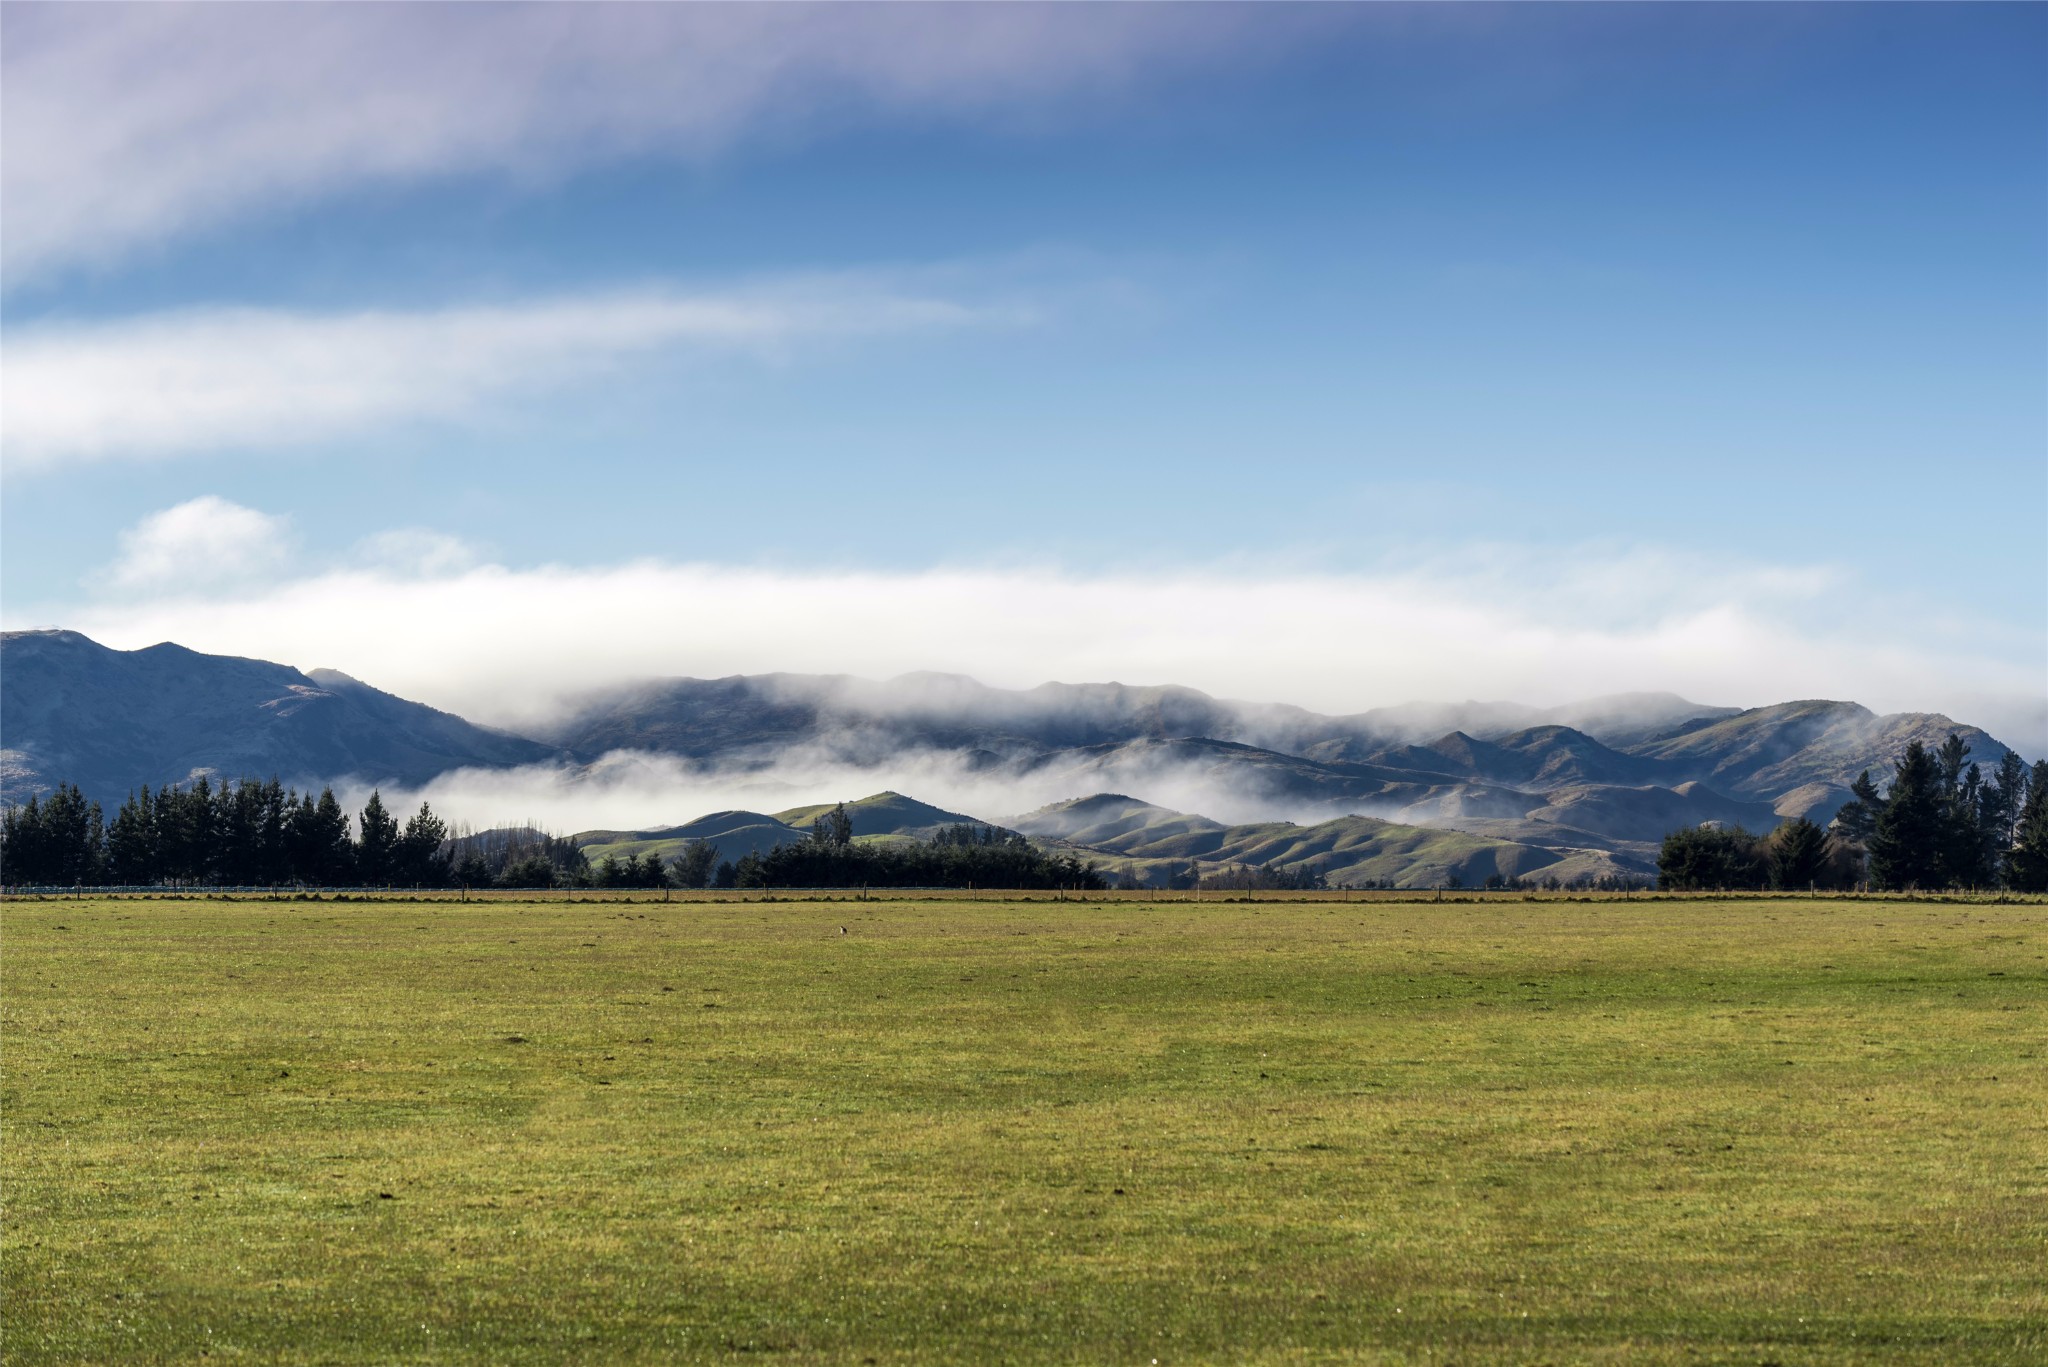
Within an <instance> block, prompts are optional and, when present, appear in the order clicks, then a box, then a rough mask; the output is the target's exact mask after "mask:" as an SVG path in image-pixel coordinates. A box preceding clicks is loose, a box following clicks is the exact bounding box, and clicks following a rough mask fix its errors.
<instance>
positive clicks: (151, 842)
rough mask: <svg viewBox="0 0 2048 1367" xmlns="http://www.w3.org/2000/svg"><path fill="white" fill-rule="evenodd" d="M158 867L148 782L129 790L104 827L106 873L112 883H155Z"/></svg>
mask: <svg viewBox="0 0 2048 1367" xmlns="http://www.w3.org/2000/svg"><path fill="white" fill-rule="evenodd" d="M161 876H162V875H161V874H160V873H159V872H158V869H157V852H156V799H155V798H153V797H152V796H151V795H150V791H149V785H148V784H147V783H145V784H143V785H142V788H141V790H140V791H139V792H134V793H130V794H129V795H128V800H127V801H126V802H124V803H122V804H121V809H120V810H119V811H118V812H115V813H114V820H113V824H112V825H110V826H108V828H107V877H108V878H109V879H110V880H112V881H113V882H115V883H125V884H131V885H133V884H147V883H155V882H156V881H158V879H159V878H160V877H161Z"/></svg>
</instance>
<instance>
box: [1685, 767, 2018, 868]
mask: <svg viewBox="0 0 2048 1367" xmlns="http://www.w3.org/2000/svg"><path fill="white" fill-rule="evenodd" d="M1969 755H1970V748H1969V746H1968V745H1967V744H1965V743H1964V741H1963V739H1962V738H1961V737H1960V736H1955V735H1951V736H1950V737H1949V738H1948V739H1947V740H1946V741H1944V742H1943V743H1942V744H1941V746H1940V747H1939V748H1937V749H1933V750H1930V749H1928V748H1927V746H1925V745H1924V744H1922V743H1921V742H1919V741H1914V742H1913V743H1912V744H1910V745H1908V746H1907V747H1906V753H1905V754H1904V755H1902V756H1901V757H1900V758H1899V760H1898V761H1897V763H1896V764H1894V765H1893V772H1892V778H1891V783H1890V785H1889V786H1888V788H1887V789H1886V791H1884V792H1883V793H1880V792H1879V791H1878V788H1877V785H1876V783H1874V782H1873V781H1872V780H1871V777H1870V771H1869V770H1867V769H1866V770H1864V771H1863V773H1862V774H1861V775H1860V776H1859V777H1858V778H1857V780H1856V782H1855V783H1854V784H1852V785H1850V790H1849V793H1850V796H1849V800H1848V801H1847V802H1846V803H1844V804H1843V805H1842V807H1841V808H1840V810H1838V811H1837V812H1836V813H1835V816H1834V819H1833V820H1832V821H1831V822H1830V823H1829V824H1828V826H1827V827H1826V829H1823V828H1821V827H1820V826H1817V825H1815V824H1814V823H1813V822H1811V821H1808V820H1806V819H1805V818H1803V817H1795V818H1793V819H1792V820H1790V821H1787V822H1785V823H1784V824H1782V825H1780V826H1779V827H1778V828H1777V829H1775V830H1773V831H1772V832H1771V833H1770V834H1769V835H1761V836H1760V835H1755V834H1752V833H1751V832H1749V831H1746V830H1744V829H1742V828H1741V827H1740V826H1736V827H1709V826H1696V827H1689V828H1686V829H1684V830H1677V831H1673V832H1671V833H1670V834H1669V835H1667V836H1665V837H1664V844H1663V847H1662V849H1661V850H1660V851H1659V852H1658V857H1657V875H1658V884H1659V886H1661V887H1665V888H1669V889H1674V890H1679V891H1690V890H1719V891H1730V892H1732V891H1738V890H1751V889H1762V888H1782V889H1805V888H1831V889H1840V888H1857V887H1864V886H1869V887H1872V888H1877V889H1880V890H1884V891H1915V890H1918V891H1935V890H1939V889H1946V888H1976V889H2008V890H2011V891H2014V892H2048V761H2044V762H2042V763H2037V764H2035V765H2034V766H2033V768H2032V769H2031V770H2029V769H2028V767H2027V765H2026V763H2025V761H2023V760H2021V759H2020V757H2019V756H2018V755H2016V754H2013V753H2012V752H2011V751H2007V752H2006V754H2005V756H2004V757H2003V758H2002V759H2001V760H2000V761H1999V763H1998V767H1997V769H1996V770H1994V771H1993V772H1992V774H1991V775H1990V776H1989V777H1988V778H1987V777H1986V776H1985V774H1984V772H1983V770H1982V769H1981V768H1980V767H1979V766H1978V765H1977V764H1976V763H1974V762H1971V761H1970V759H1969Z"/></svg>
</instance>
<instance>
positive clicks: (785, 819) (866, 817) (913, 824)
mask: <svg viewBox="0 0 2048 1367" xmlns="http://www.w3.org/2000/svg"><path fill="white" fill-rule="evenodd" d="M837 805H838V804H837V803H833V802H820V803H817V804H816V805H814V806H810V807H791V808H790V809H789V810H788V811H786V812H777V813H776V814H775V816H774V820H776V821H779V822H781V823H783V824H784V825H787V826H793V827H795V828H796V829H797V830H800V831H808V830H810V828H811V823H812V822H813V821H816V820H817V819H818V818H819V817H821V816H823V815H825V813H827V812H829V811H831V810H832V809H833V808H834V807H835V806H837ZM846 814H847V815H848V816H849V817H851V818H853V834H854V838H855V839H859V838H861V837H862V836H882V835H907V836H916V837H918V838H920V839H923V838H925V837H928V836H930V835H931V834H932V833H933V832H934V831H937V830H939V829H940V828H941V827H945V826H985V825H988V824H990V823H988V822H985V821H982V820H981V819H979V818H978V817H972V816H963V815H962V814H961V813H959V812H949V811H947V810H946V809H945V808H943V807H934V806H932V805H931V804H930V803H929V802H919V801H918V800H917V799H916V798H914V797H905V796H904V795H903V794H901V793H891V792H882V793H876V794H875V795H874V796H872V797H864V798H862V799H860V800H859V801H858V802H849V803H847V804H846Z"/></svg>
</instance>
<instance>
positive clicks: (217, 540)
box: [91, 494, 291, 595]
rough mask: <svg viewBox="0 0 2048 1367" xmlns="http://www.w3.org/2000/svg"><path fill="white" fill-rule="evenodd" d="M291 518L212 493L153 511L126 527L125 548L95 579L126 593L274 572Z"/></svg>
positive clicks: (218, 583)
mask: <svg viewBox="0 0 2048 1367" xmlns="http://www.w3.org/2000/svg"><path fill="white" fill-rule="evenodd" d="M290 528H291V524H290V521H289V520H288V519H286V518H283V517H278V516H275V515H273V514H270V513H264V512H258V511H257V510H256V509H254V508H245V507H243V506H242V505H241V504H239V503H230V502H228V500H226V499H224V498H219V497H216V496H215V495H212V494H207V495H204V496H203V497H200V498H195V499H190V500H187V501H186V502H184V503H180V504H179V505H177V506H176V507H175V508H166V509H164V510H163V511H162V512H160V513H152V514H150V515H149V516H148V517H145V518H143V519H142V521H140V522H138V523H137V524H136V525H135V526H133V527H130V528H129V529H128V530H127V531H125V532H122V533H121V543H120V544H121V554H120V557H119V558H118V559H117V560H115V562H114V563H113V564H112V565H109V566H107V568H106V569H105V570H104V571H102V572H101V573H100V574H99V575H96V576H94V577H93V579H92V581H91V582H93V583H95V584H97V585H100V586H103V587H105V588H108V589H111V590H113V591H115V592H118V593H122V594H142V595H161V594H166V593H177V592H191V591H193V590H197V589H220V588H222V587H224V586H228V585H233V584H237V583H240V582H244V581H247V580H249V579H251V578H254V577H256V576H258V575H274V574H275V573H276V572H277V571H278V570H279V569H280V568H281V567H282V566H283V564H284V562H285V556H286V554H287V552H288V551H289V549H290Z"/></svg>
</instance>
